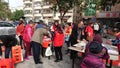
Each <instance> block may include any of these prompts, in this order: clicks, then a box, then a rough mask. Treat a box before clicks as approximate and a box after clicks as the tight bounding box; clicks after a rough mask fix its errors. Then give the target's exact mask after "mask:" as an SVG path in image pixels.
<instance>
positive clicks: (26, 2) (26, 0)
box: [24, 0, 32, 4]
mask: <svg viewBox="0 0 120 68" xmlns="http://www.w3.org/2000/svg"><path fill="white" fill-rule="evenodd" d="M28 3H32V1H30V0H25V1H24V4H28Z"/></svg>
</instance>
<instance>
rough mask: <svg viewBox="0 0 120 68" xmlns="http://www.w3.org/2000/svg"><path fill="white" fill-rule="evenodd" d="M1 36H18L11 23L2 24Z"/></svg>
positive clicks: (3, 22) (0, 23) (0, 26)
mask: <svg viewBox="0 0 120 68" xmlns="http://www.w3.org/2000/svg"><path fill="white" fill-rule="evenodd" d="M0 35H13V36H15V35H16V29H15V26H14V25H13V24H11V23H8V22H5V21H2V22H0Z"/></svg>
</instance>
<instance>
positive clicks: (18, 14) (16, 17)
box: [11, 10, 24, 21]
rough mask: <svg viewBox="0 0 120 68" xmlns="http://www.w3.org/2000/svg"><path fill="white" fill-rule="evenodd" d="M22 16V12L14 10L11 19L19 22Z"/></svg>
mask: <svg viewBox="0 0 120 68" xmlns="http://www.w3.org/2000/svg"><path fill="white" fill-rule="evenodd" d="M23 16H24V12H23V10H16V11H15V12H13V13H12V15H11V19H12V20H14V21H15V20H19V19H20V18H21V17H23Z"/></svg>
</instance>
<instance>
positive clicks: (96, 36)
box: [93, 34, 103, 43]
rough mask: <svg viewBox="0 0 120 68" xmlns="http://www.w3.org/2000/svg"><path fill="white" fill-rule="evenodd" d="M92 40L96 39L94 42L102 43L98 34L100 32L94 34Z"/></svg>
mask: <svg viewBox="0 0 120 68" xmlns="http://www.w3.org/2000/svg"><path fill="white" fill-rule="evenodd" d="M93 41H96V42H99V43H102V42H103V40H102V37H101V36H100V34H96V35H95V36H94V38H93Z"/></svg>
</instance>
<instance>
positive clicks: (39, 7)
mask: <svg viewBox="0 0 120 68" xmlns="http://www.w3.org/2000/svg"><path fill="white" fill-rule="evenodd" d="M51 7H52V5H46V6H41V5H34V9H50V8H51Z"/></svg>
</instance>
